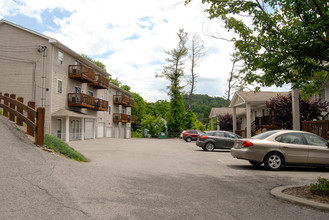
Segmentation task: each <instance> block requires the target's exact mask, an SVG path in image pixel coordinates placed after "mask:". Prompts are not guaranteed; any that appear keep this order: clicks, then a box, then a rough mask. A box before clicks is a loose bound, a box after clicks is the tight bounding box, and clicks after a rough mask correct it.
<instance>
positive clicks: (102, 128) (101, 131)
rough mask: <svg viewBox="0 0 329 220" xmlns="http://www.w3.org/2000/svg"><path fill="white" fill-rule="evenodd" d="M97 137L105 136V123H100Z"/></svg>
mask: <svg viewBox="0 0 329 220" xmlns="http://www.w3.org/2000/svg"><path fill="white" fill-rule="evenodd" d="M97 137H98V138H102V137H104V123H98V129H97Z"/></svg>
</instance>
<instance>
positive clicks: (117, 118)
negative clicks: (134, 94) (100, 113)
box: [113, 113, 129, 123]
mask: <svg viewBox="0 0 329 220" xmlns="http://www.w3.org/2000/svg"><path fill="white" fill-rule="evenodd" d="M113 122H123V123H127V122H129V115H127V114H122V113H113Z"/></svg>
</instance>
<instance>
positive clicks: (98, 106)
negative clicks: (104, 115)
mask: <svg viewBox="0 0 329 220" xmlns="http://www.w3.org/2000/svg"><path fill="white" fill-rule="evenodd" d="M108 106H109V102H108V101H105V100H103V99H98V98H95V110H97V111H107V110H108Z"/></svg>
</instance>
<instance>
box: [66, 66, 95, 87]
mask: <svg viewBox="0 0 329 220" xmlns="http://www.w3.org/2000/svg"><path fill="white" fill-rule="evenodd" d="M68 71H69V78H71V79H74V80H77V81H79V82H81V83H94V82H95V79H96V78H95V71H94V70H92V69H91V68H89V67H87V66H85V65H69V70H68Z"/></svg>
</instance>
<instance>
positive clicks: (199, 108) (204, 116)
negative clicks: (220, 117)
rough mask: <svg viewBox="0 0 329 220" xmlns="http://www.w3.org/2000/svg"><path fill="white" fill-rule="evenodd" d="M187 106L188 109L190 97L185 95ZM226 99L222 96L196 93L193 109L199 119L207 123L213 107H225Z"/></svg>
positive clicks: (193, 98)
mask: <svg viewBox="0 0 329 220" xmlns="http://www.w3.org/2000/svg"><path fill="white" fill-rule="evenodd" d="M183 100H184V105H185V108H186V109H188V103H189V97H188V95H184V96H183ZM225 106H226V101H225V99H224V98H222V97H211V96H208V95H198V94H195V95H193V97H192V111H193V112H194V113H195V114H196V116H197V117H198V119H199V120H200V121H201V122H203V123H205V122H207V121H208V120H209V114H210V111H211V108H212V107H225Z"/></svg>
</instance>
